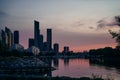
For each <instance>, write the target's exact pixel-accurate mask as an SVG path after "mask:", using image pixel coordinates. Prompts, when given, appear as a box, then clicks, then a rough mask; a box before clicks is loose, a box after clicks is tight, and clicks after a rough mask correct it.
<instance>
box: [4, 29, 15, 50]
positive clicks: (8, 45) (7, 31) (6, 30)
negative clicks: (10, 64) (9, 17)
mask: <svg viewBox="0 0 120 80" xmlns="http://www.w3.org/2000/svg"><path fill="white" fill-rule="evenodd" d="M5 32H6V34H7V37H8V39H6V40H7V43H8V44H6V47H7V48H10V47H11V46H12V41H13V40H12V32H11V30H10V29H9V28H7V27H5Z"/></svg>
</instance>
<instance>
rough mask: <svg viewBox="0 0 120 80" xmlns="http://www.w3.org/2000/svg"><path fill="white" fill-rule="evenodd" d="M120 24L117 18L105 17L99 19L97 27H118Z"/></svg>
mask: <svg viewBox="0 0 120 80" xmlns="http://www.w3.org/2000/svg"><path fill="white" fill-rule="evenodd" d="M119 24H120V23H118V22H117V21H116V20H115V18H113V19H108V18H104V19H101V20H99V21H97V29H105V28H113V27H118V25H119Z"/></svg>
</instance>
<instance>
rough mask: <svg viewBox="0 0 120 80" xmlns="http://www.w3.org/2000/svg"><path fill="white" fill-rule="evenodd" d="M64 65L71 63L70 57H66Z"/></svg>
mask: <svg viewBox="0 0 120 80" xmlns="http://www.w3.org/2000/svg"><path fill="white" fill-rule="evenodd" d="M64 65H66V66H68V65H69V58H64Z"/></svg>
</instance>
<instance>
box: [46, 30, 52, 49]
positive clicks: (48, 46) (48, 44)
mask: <svg viewBox="0 0 120 80" xmlns="http://www.w3.org/2000/svg"><path fill="white" fill-rule="evenodd" d="M51 50H52V29H47V51H51Z"/></svg>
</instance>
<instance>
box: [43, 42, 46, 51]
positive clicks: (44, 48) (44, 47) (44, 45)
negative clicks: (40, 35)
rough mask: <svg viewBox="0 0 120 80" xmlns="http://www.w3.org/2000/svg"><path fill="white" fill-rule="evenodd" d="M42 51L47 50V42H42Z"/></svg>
mask: <svg viewBox="0 0 120 80" xmlns="http://www.w3.org/2000/svg"><path fill="white" fill-rule="evenodd" d="M43 51H47V42H44V43H43Z"/></svg>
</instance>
